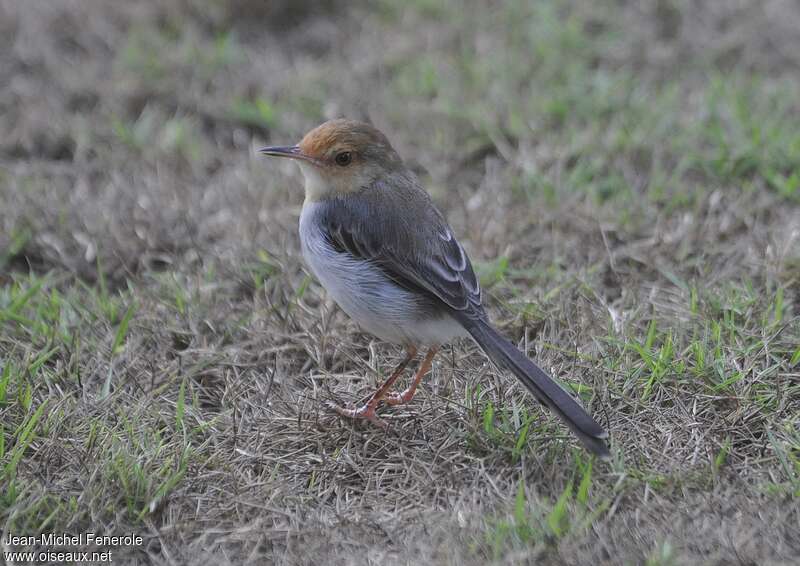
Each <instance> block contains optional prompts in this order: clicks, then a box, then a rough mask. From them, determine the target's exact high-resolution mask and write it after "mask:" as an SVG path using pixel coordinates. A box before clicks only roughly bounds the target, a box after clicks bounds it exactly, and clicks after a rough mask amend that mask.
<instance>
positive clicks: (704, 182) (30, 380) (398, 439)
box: [0, 0, 800, 565]
mask: <svg viewBox="0 0 800 566" xmlns="http://www.w3.org/2000/svg"><path fill="white" fill-rule="evenodd" d="M312 8H313V9H312ZM798 29H800V7H798V4H796V3H794V2H790V1H782V0H767V1H764V2H746V1H735V2H733V1H731V2H700V1H692V0H644V1H641V2H632V1H631V2H628V1H623V0H601V1H599V2H591V3H589V2H578V1H577V0H575V1H571V0H562V1H556V0H548V1H543V2H535V3H533V2H527V1H524V0H506V1H502V2H489V1H478V0H470V1H465V2H458V1H456V0H448V1H444V2H435V1H432V0H411V1H409V2H405V3H401V2H390V1H388V0H380V1H377V2H369V3H367V2H337V1H334V0H328V1H326V2H314V3H312V2H306V1H302V0H301V1H297V2H290V1H288V0H286V1H284V0H281V1H275V2H269V3H261V2H256V1H253V0H236V1H233V2H230V3H222V2H214V1H212V0H168V1H157V0H147V1H140V2H113V3H112V2H104V1H101V0H52V1H49V2H19V1H17V0H0V47H1V48H0V132H2V136H0V210H2V214H0V485H2V488H3V489H2V499H0V524H2V527H3V529H2V530H3V538H4V539H5V537H6V536H8V535H18V536H19V535H35V534H38V533H47V532H67V533H73V534H77V533H85V532H90V531H92V532H99V533H105V534H122V533H136V534H138V535H140V536H142V538H143V542H142V544H141V545H138V546H124V547H119V548H114V549H113V551H114V552H115V553H116V554H115V555H114V558H115V562H117V563H139V564H147V563H155V564H183V563H193V564H204V563H209V564H245V563H264V562H273V563H280V564H318V563H330V564H363V563H368V564H484V563H487V562H489V563H498V564H518V563H528V564H546V563H564V564H587V563H596V564H631V565H633V564H648V565H668V564H731V563H736V564H792V563H797V562H798V560H800V530H799V529H798V524H800V506H798V497H800V430H799V429H798V421H800V168H798V165H799V164H800V78H799V77H800V74H799V73H798V71H800V33H798V32H797V30H798ZM336 116H347V117H351V118H357V119H367V120H370V121H371V122H373V123H374V124H375V125H377V126H378V127H379V128H380V129H382V130H383V131H384V132H385V133H386V134H387V135H388V137H389V138H390V139H391V140H392V142H393V144H394V145H395V147H396V149H397V150H398V152H399V153H400V154H401V156H403V158H404V159H405V160H406V161H407V163H408V164H409V166H410V167H412V168H413V169H414V170H415V171H416V172H418V173H419V175H420V177H421V179H422V181H423V183H424V184H425V186H426V187H427V188H428V190H429V191H430V193H431V195H432V196H433V198H434V200H435V202H436V203H437V204H438V206H439V207H440V208H441V210H442V211H443V212H444V213H445V215H446V216H447V217H448V219H449V220H450V222H451V224H452V226H453V229H454V232H455V233H456V234H457V235H458V236H459V238H460V240H461V242H462V243H463V244H464V246H465V248H466V249H467V250H468V252H469V253H470V255H471V257H472V259H473V262H474V263H475V265H476V267H477V270H478V271H479V274H480V277H481V281H482V283H483V286H484V289H485V301H486V304H487V307H488V310H489V312H490V315H491V317H492V319H493V320H494V321H495V322H496V324H497V326H498V327H499V328H500V329H501V331H502V332H503V333H504V334H505V335H507V336H508V337H509V338H511V339H512V340H514V341H515V342H516V343H517V344H518V345H519V346H520V347H521V348H523V349H524V350H525V351H526V352H528V354H529V355H530V356H532V357H533V358H535V359H536V360H538V362H539V363H540V364H541V365H542V366H543V367H544V368H546V369H547V370H548V371H549V372H551V373H552V374H553V375H555V376H557V377H558V378H560V379H561V380H562V383H563V384H564V385H565V386H566V387H568V388H569V389H570V390H571V391H573V392H574V393H575V394H576V395H579V396H580V397H581V399H582V400H583V402H584V404H585V406H586V407H587V408H588V409H589V410H590V411H591V412H592V413H593V414H594V415H595V416H596V418H597V419H598V420H599V421H600V422H601V423H602V424H603V426H604V427H606V428H607V429H608V430H609V431H610V434H611V445H612V452H613V458H612V460H611V461H610V462H609V463H602V462H598V461H593V460H592V459H591V458H590V457H589V456H588V455H587V454H586V453H585V452H584V451H583V450H582V449H581V448H580V446H579V445H578V444H577V443H576V442H575V440H574V439H573V438H572V437H571V436H570V435H569V434H568V431H567V430H566V429H565V427H563V426H562V425H561V424H560V423H559V421H558V420H557V419H555V418H554V417H553V416H552V415H550V414H549V413H547V412H546V411H544V410H542V409H541V408H540V407H539V406H538V405H536V404H535V403H534V402H533V400H532V398H531V397H530V396H529V395H528V394H526V392H525V390H524V388H523V387H521V386H520V385H519V384H518V383H517V382H516V381H515V380H514V378H513V377H511V376H509V375H505V374H503V373H501V372H499V371H498V370H497V369H495V368H494V367H493V366H491V365H490V364H489V363H488V362H487V360H486V359H485V357H484V356H483V355H482V354H481V353H480V352H479V351H477V350H476V347H475V346H474V345H472V344H471V343H466V342H465V343H458V344H455V345H453V346H452V347H448V348H445V349H444V350H443V352H442V353H441V354H440V355H439V356H438V357H437V359H436V362H435V364H434V368H433V371H432V374H431V375H430V376H429V377H428V378H427V379H426V380H425V382H424V384H423V386H422V389H421V391H420V393H419V394H418V395H417V397H416V399H415V400H414V401H413V402H412V403H411V404H410V405H407V406H405V407H397V408H386V409H382V412H381V414H382V416H383V417H384V418H385V419H386V420H387V421H388V422H389V423H390V427H389V430H388V431H383V430H380V429H377V428H374V427H372V426H369V425H363V424H360V423H357V424H353V423H351V422H347V421H344V420H342V419H340V418H338V417H337V416H336V415H334V414H332V413H331V412H330V411H329V410H328V409H327V408H326V403H327V402H329V401H336V402H339V403H342V404H348V403H353V402H355V401H357V400H358V399H361V398H363V397H364V396H365V395H367V394H368V393H369V392H370V391H371V390H372V389H373V388H374V387H375V386H376V384H377V383H378V382H379V381H380V380H381V378H382V376H385V375H386V372H387V371H389V369H390V368H391V367H392V365H393V364H394V363H396V362H397V361H398V360H399V359H400V356H401V355H402V353H401V352H400V351H399V350H398V349H397V348H395V347H392V346H389V345H386V344H381V343H380V342H377V341H376V340H375V339H373V338H372V337H370V336H369V335H366V334H364V333H361V332H360V331H359V329H358V328H357V327H356V326H355V325H354V324H353V323H352V322H351V321H349V320H348V319H347V317H346V316H345V315H344V314H343V313H341V312H340V311H339V310H338V309H337V308H336V307H335V305H333V304H332V303H331V302H330V300H329V299H327V298H326V296H325V293H324V291H323V290H322V289H321V288H320V287H319V285H318V284H317V283H316V282H315V281H314V280H313V279H312V278H311V277H310V276H309V275H308V274H307V271H306V270H305V269H304V267H303V264H302V260H301V258H300V255H299V249H298V236H297V221H298V216H299V211H300V206H301V204H302V200H303V196H302V187H301V182H302V181H301V178H300V176H299V174H298V171H297V170H296V169H295V168H294V166H293V164H291V163H283V162H280V163H279V162H275V161H270V160H266V159H264V158H261V157H259V156H258V155H257V154H256V152H255V149H257V148H258V147H260V146H262V145H266V144H268V143H269V144H273V143H274V144H285V143H294V142H296V141H297V140H299V139H300V137H301V136H302V135H303V134H304V133H305V131H307V130H308V129H310V128H311V127H313V126H315V125H316V124H318V123H319V122H321V121H323V120H325V119H327V118H331V117H336ZM409 378H410V375H409V376H408V377H406V380H407V379H409ZM4 550H8V549H7V548H5V549H4Z"/></svg>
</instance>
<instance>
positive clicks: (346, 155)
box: [335, 151, 353, 167]
mask: <svg viewBox="0 0 800 566" xmlns="http://www.w3.org/2000/svg"><path fill="white" fill-rule="evenodd" d="M335 160H336V165H339V166H340V167H347V166H348V165H350V162H351V161H352V160H353V154H352V153H350V152H349V151H343V152H341V153H337V154H336V157H335Z"/></svg>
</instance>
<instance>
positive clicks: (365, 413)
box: [328, 402, 389, 429]
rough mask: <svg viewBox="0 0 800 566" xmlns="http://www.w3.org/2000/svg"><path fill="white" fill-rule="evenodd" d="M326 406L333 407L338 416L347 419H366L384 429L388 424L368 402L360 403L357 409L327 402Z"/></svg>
mask: <svg viewBox="0 0 800 566" xmlns="http://www.w3.org/2000/svg"><path fill="white" fill-rule="evenodd" d="M328 407H330V408H331V409H333V410H334V411H335V412H336V413H338V414H339V415H340V416H342V417H345V418H348V419H366V420H368V421H369V422H371V423H372V424H374V425H377V426H379V427H380V428H382V429H386V428H387V427H388V426H389V425H388V424H387V423H386V421H385V420H383V419H382V418H380V417H379V416H378V415H377V413H376V412H375V407H374V406H373V405H372V404H370V403H367V404H366V405H362V406H361V407H359V408H357V409H345V408H344V407H340V406H339V405H336V404H335V403H332V402H328Z"/></svg>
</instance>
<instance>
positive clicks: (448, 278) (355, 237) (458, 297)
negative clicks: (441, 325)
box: [324, 207, 485, 318]
mask: <svg viewBox="0 0 800 566" xmlns="http://www.w3.org/2000/svg"><path fill="white" fill-rule="evenodd" d="M333 212H334V213H333V214H328V215H326V220H325V222H324V224H325V227H326V232H327V235H328V238H329V240H330V242H331V244H332V245H333V246H334V247H335V248H336V249H338V250H340V251H342V252H346V253H348V254H350V255H352V256H354V257H358V258H361V259H367V260H369V261H371V262H372V263H373V264H374V265H376V266H378V267H380V268H381V269H382V270H383V271H384V273H386V275H387V276H388V277H389V278H391V279H392V280H393V281H395V282H396V283H397V284H398V285H401V286H402V287H404V288H406V289H409V290H412V291H415V292H419V293H421V294H424V295H427V296H429V297H430V298H431V299H433V300H434V301H435V302H437V303H441V306H445V307H447V308H448V309H451V310H453V311H457V312H458V313H459V314H460V315H461V316H465V317H467V318H483V317H484V316H485V314H484V310H483V306H482V304H481V288H480V284H479V282H478V278H477V277H476V276H475V272H474V271H473V269H472V264H471V263H470V260H469V257H468V256H467V254H466V252H465V251H464V248H463V247H461V244H459V243H458V241H457V240H456V239H455V237H454V236H453V234H452V232H451V231H450V228H449V227H448V226H447V224H446V222H445V221H444V218H443V217H442V216H441V215H440V214H439V213H438V211H436V210H435V209H433V211H432V215H433V216H434V218H428V219H426V221H425V223H424V226H425V227H424V228H422V227H419V229H414V227H410V226H408V225H406V224H404V223H402V222H397V221H393V220H391V219H390V220H387V221H386V222H384V223H376V222H369V221H364V218H370V215H365V214H363V213H362V214H352V213H351V211H349V210H348V209H347V207H343V208H342V209H340V210H337V211H333ZM384 218H385V216H384Z"/></svg>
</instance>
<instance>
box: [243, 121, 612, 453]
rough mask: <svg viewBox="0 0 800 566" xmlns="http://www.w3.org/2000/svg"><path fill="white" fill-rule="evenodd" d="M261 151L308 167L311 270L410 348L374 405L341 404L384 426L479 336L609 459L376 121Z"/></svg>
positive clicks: (351, 311) (352, 311) (354, 311)
mask: <svg viewBox="0 0 800 566" xmlns="http://www.w3.org/2000/svg"><path fill="white" fill-rule="evenodd" d="M259 152H260V153H261V154H263V155H268V156H273V157H285V158H290V159H294V160H296V162H297V163H298V165H299V166H300V169H301V171H302V173H303V176H304V178H305V201H304V203H303V210H302V213H301V214H300V242H301V246H302V251H303V256H304V258H305V260H306V262H307V264H308V266H309V267H310V268H311V271H312V272H313V273H314V275H315V276H316V277H317V279H318V280H319V281H320V283H322V285H323V287H325V289H327V291H328V293H329V294H330V295H331V297H333V299H334V300H335V301H336V303H337V304H338V305H339V306H340V307H341V308H342V310H344V311H345V312H346V313H347V314H348V315H349V316H350V317H351V318H353V319H354V320H355V321H356V322H357V323H358V324H359V325H360V326H361V327H362V328H364V329H365V330H367V331H368V332H370V333H372V334H374V335H375V336H377V337H378V338H380V339H382V340H385V341H387V342H391V343H394V344H398V345H400V346H402V347H404V348H405V351H406V356H405V358H404V359H403V361H402V362H400V365H398V366H397V368H396V369H395V370H394V371H393V372H392V374H391V375H390V376H389V378H388V379H387V380H386V381H385V382H384V383H383V385H381V386H380V387H379V388H378V390H377V391H376V392H375V393H374V394H373V395H372V396H371V397H370V398H369V400H368V401H367V402H366V403H365V404H364V405H363V406H361V407H357V408H353V409H345V408H342V407H338V406H334V409H335V410H336V411H337V412H338V413H339V414H340V415H342V416H345V417H349V418H363V419H368V420H369V421H371V422H373V423H375V424H377V425H379V426H382V427H385V426H386V424H385V422H384V421H383V420H382V419H380V417H378V415H377V414H376V409H377V408H378V405H379V404H380V403H381V402H385V403H388V404H390V405H398V404H403V403H407V402H409V401H410V400H411V399H412V398H413V397H414V393H415V392H416V390H417V387H418V385H419V383H420V381H421V380H422V378H423V376H424V375H425V374H426V373H428V371H429V370H430V369H431V363H432V361H433V357H434V356H435V355H436V352H437V350H438V349H439V348H440V347H441V346H442V345H443V344H446V343H448V342H450V341H451V340H453V339H455V338H460V337H470V336H471V337H472V339H473V340H474V341H475V342H476V343H477V344H478V346H480V348H481V349H482V350H483V351H484V352H485V353H486V355H487V356H488V357H489V358H490V359H491V360H492V361H493V362H494V363H495V364H496V365H497V366H499V367H500V368H502V369H506V370H509V371H511V372H512V373H513V374H514V375H515V376H516V377H517V378H518V379H519V380H520V381H521V382H522V383H523V384H524V385H525V387H527V388H528V390H529V391H530V392H531V393H532V394H533V396H534V397H536V399H538V400H539V401H540V402H541V403H543V404H544V405H546V406H548V407H549V408H550V409H551V410H553V411H554V412H555V413H556V414H557V415H558V416H559V417H561V419H562V420H563V421H564V422H565V423H566V424H567V425H568V426H569V427H570V428H571V429H572V431H573V432H574V433H575V435H577V437H578V438H579V439H580V441H581V442H582V443H583V445H584V446H585V447H586V448H587V449H588V450H589V451H590V452H592V453H593V454H596V455H597V456H599V457H600V458H603V459H607V458H609V457H610V453H609V450H608V447H607V445H606V442H605V439H606V438H607V436H608V434H607V433H606V431H605V430H603V428H602V427H601V426H600V425H598V424H597V423H596V422H595V421H594V419H592V417H591V416H589V414H588V413H587V412H586V411H585V410H584V409H583V407H581V405H580V404H579V403H578V402H577V401H575V399H574V398H573V397H572V396H571V395H569V394H568V393H567V392H566V391H565V390H564V389H562V388H561V387H560V386H559V385H558V384H557V383H556V382H554V381H553V380H552V379H551V378H550V377H548V375H547V374H546V373H545V372H544V371H543V370H542V369H541V368H539V367H538V366H537V365H536V364H534V363H533V362H532V361H531V360H529V359H528V358H527V356H525V355H524V354H523V353H522V352H520V351H519V350H518V349H517V348H516V347H515V346H514V345H513V344H512V343H511V342H509V341H508V340H506V339H505V338H503V337H502V336H501V335H500V334H499V333H498V332H497V330H495V329H494V327H493V326H492V325H491V323H490V322H489V319H488V316H487V314H486V311H485V310H484V307H483V304H482V301H481V288H480V285H479V284H478V279H477V278H476V277H475V273H474V272H473V270H472V265H471V263H470V260H469V258H468V257H467V254H466V252H465V251H464V248H462V247H461V245H460V244H459V243H458V241H457V240H456V238H455V236H454V235H453V231H452V230H451V229H450V227H449V226H448V224H447V221H446V220H445V219H444V216H442V214H441V213H440V212H439V211H438V210H437V209H436V207H435V206H434V204H433V202H432V200H431V198H430V196H429V195H428V193H427V192H426V191H425V190H424V189H423V188H422V186H421V184H420V182H419V179H418V178H417V176H416V175H415V174H414V173H413V172H411V171H410V170H409V169H408V168H407V167H406V166H405V164H404V163H403V161H402V159H400V156H399V155H398V154H397V152H396V151H395V150H394V148H392V146H391V144H390V143H389V140H388V139H387V138H386V136H384V135H383V134H382V133H381V132H380V131H378V130H377V129H376V128H374V127H372V126H370V125H369V124H365V123H362V122H357V121H353V120H344V119H337V120H331V121H329V122H325V123H324V124H322V125H320V126H318V127H316V128H314V129H313V130H311V131H310V132H308V133H307V134H306V135H305V136H304V137H303V139H302V140H301V141H300V143H298V144H297V145H292V146H276V147H265V148H262V149H260V150H259ZM421 348H426V349H427V353H426V354H425V357H424V359H423V361H422V364H421V365H420V366H419V369H418V370H417V372H416V375H415V377H414V379H413V381H412V382H411V384H410V385H409V387H408V388H407V389H405V390H404V391H403V392H402V393H396V392H391V391H390V390H391V389H392V386H393V385H394V383H395V382H396V381H397V379H398V378H399V377H400V375H402V373H403V371H404V370H405V368H406V366H407V365H408V364H409V363H410V362H411V361H413V360H414V358H415V357H416V355H417V352H418V351H419V350H420V349H421Z"/></svg>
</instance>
